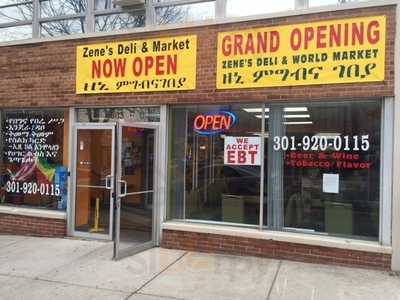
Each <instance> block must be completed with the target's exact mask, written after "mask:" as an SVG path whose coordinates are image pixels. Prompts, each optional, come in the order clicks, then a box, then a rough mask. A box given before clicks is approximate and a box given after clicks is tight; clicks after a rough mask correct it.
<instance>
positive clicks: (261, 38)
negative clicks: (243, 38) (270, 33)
mask: <svg viewBox="0 0 400 300" xmlns="http://www.w3.org/2000/svg"><path fill="white" fill-rule="evenodd" d="M257 52H258V53H266V52H267V33H266V32H263V33H261V32H259V33H257Z"/></svg>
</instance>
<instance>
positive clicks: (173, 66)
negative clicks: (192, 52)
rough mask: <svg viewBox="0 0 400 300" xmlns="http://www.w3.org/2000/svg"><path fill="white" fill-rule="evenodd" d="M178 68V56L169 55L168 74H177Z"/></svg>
mask: <svg viewBox="0 0 400 300" xmlns="http://www.w3.org/2000/svg"><path fill="white" fill-rule="evenodd" d="M177 68H178V55H177V54H174V56H171V55H167V74H176V70H177Z"/></svg>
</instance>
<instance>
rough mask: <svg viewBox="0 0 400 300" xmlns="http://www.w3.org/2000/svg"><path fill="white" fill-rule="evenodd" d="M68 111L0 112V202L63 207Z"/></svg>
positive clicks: (54, 207)
mask: <svg viewBox="0 0 400 300" xmlns="http://www.w3.org/2000/svg"><path fill="white" fill-rule="evenodd" d="M67 121H68V111H64V110H40V111H39V110H6V111H2V113H1V129H2V130H1V135H2V136H1V140H2V141H3V143H2V144H1V152H2V156H1V157H2V161H1V181H0V182H1V190H0V204H5V205H17V206H28V207H37V208H47V209H58V210H65V209H66V206H67V180H68V169H67V165H68V151H66V150H65V148H66V147H68V122H67Z"/></svg>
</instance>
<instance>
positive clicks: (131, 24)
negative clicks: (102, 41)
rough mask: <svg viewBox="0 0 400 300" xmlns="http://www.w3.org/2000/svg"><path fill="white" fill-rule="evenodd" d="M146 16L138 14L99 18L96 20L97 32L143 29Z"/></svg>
mask: <svg viewBox="0 0 400 300" xmlns="http://www.w3.org/2000/svg"><path fill="white" fill-rule="evenodd" d="M144 25H145V16H144V15H138V14H137V13H135V12H133V13H123V14H113V15H104V16H98V17H96V18H95V31H114V30H119V29H127V28H135V27H142V26H144Z"/></svg>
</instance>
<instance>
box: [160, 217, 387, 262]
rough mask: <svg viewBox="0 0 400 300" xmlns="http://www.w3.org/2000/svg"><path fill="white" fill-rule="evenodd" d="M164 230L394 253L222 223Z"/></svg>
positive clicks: (334, 239) (361, 243)
mask: <svg viewBox="0 0 400 300" xmlns="http://www.w3.org/2000/svg"><path fill="white" fill-rule="evenodd" d="M161 228H162V230H176V231H185V232H196V233H207V234H217V235H225V236H236V237H244V238H252V239H261V240H272V241H277V242H287V243H295V244H303V245H310V246H320V247H330V248H339V249H346V250H355V251H365V252H374V253H383V254H392V247H389V246H383V245H380V244H379V243H378V242H373V241H362V240H353V239H347V238H338V237H330V236H329V237H328V236H316V235H309V234H302V233H292V232H282V231H269V230H264V231H260V230H258V229H257V228H254V229H252V228H239V227H231V226H222V225H205V224H194V223H185V222H174V221H169V222H165V223H163V224H162V225H161Z"/></svg>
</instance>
